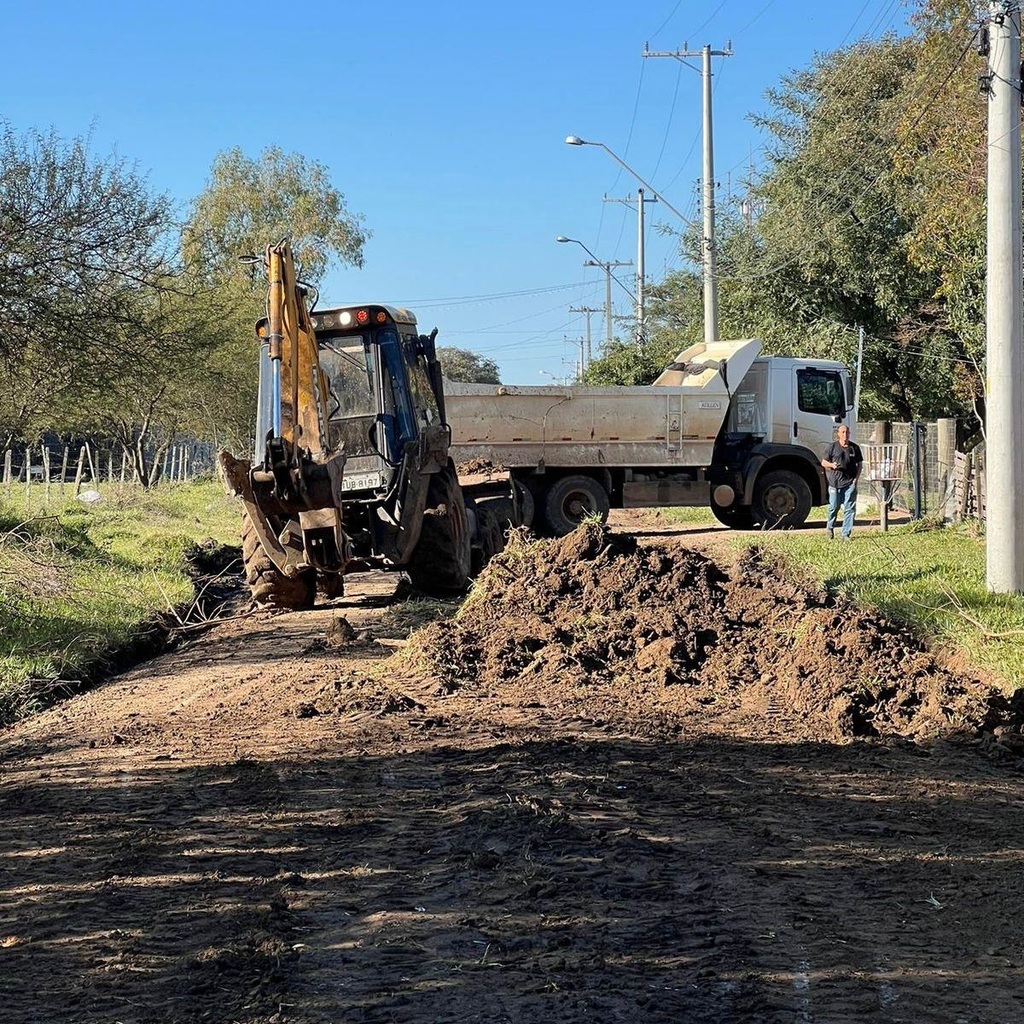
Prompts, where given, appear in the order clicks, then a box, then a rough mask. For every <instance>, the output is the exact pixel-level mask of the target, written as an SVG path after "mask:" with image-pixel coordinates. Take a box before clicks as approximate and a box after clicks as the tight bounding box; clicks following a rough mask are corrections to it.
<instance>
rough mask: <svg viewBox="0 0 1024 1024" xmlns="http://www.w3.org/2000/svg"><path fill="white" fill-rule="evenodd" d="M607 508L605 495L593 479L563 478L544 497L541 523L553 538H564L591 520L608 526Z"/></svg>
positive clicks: (590, 477)
mask: <svg viewBox="0 0 1024 1024" xmlns="http://www.w3.org/2000/svg"><path fill="white" fill-rule="evenodd" d="M610 508H611V503H610V501H609V498H608V492H607V491H606V490H605V489H604V488H603V487H602V486H601V485H600V484H599V483H598V482H597V481H596V480H595V479H594V478H593V477H592V476H583V475H574V476H563V477H562V478H561V480H556V481H555V482H554V483H553V484H552V485H551V487H550V488H548V492H547V494H546V495H545V496H544V521H545V523H546V524H547V527H548V529H549V530H550V532H551V533H552V534H554V535H555V536H556V537H564V536H565V535H566V534H568V533H572V531H573V530H575V529H576V527H577V526H579V525H580V523H582V522H583V520H584V519H587V518H588V517H590V516H599V517H600V519H601V522H602V523H604V522H607V521H608V510H609V509H610Z"/></svg>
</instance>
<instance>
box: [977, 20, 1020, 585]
mask: <svg viewBox="0 0 1024 1024" xmlns="http://www.w3.org/2000/svg"><path fill="white" fill-rule="evenodd" d="M987 36H988V39H987V46H985V47H983V49H986V50H987V54H986V55H987V57H988V74H987V76H986V79H987V91H988V229H987V236H988V273H987V280H986V310H985V320H986V352H985V356H986V377H987V386H986V388H985V446H986V457H985V464H986V474H985V484H986V496H985V498H986V502H985V504H986V512H985V563H986V572H985V578H986V583H987V585H988V589H989V590H990V591H992V592H993V593H999V594H1006V593H1013V592H1015V591H1024V381H1022V376H1024V312H1022V302H1024V298H1022V296H1024V275H1022V269H1021V138H1020V104H1021V80H1020V73H1021V65H1020V52H1021V45H1020V3H1019V0H990V3H989V21H988V32H987ZM983 39H984V36H983Z"/></svg>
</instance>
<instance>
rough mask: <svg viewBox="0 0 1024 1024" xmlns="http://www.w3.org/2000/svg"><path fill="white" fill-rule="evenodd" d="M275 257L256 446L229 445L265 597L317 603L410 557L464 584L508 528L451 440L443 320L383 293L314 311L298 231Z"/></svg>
mask: <svg viewBox="0 0 1024 1024" xmlns="http://www.w3.org/2000/svg"><path fill="white" fill-rule="evenodd" d="M263 262H264V265H265V268H266V272H267V281H268V295H267V315H266V317H264V318H263V319H261V320H260V321H259V322H258V324H257V325H256V336H257V340H258V342H259V345H260V375H259V395H258V411H257V429H256V449H255V452H254V457H253V459H252V460H247V459H236V458H234V457H233V456H232V455H230V454H229V453H227V452H222V453H221V455H220V465H221V469H222V472H223V475H224V478H225V481H226V483H227V486H228V489H229V490H230V491H231V492H232V493H233V494H236V495H238V496H240V497H241V499H242V503H243V505H244V520H243V529H242V549H243V557H244V561H245V569H246V576H247V579H248V582H249V585H250V587H251V590H252V595H253V598H254V599H255V601H256V602H257V604H262V605H267V606H271V607H277V608H292V609H297V608H308V607H311V606H312V604H313V603H314V600H315V597H316V593H317V590H318V589H319V591H320V592H321V594H323V595H324V596H327V597H334V596H338V595H340V594H341V593H342V591H343V577H344V575H345V574H346V573H348V572H354V571H359V570H367V569H371V568H389V569H403V570H405V571H407V572H408V574H409V575H410V577H411V579H412V582H413V585H414V586H415V587H416V588H417V589H419V590H423V591H426V592H434V593H436V592H457V591H459V590H462V589H464V588H465V587H466V585H467V583H468V580H469V577H470V573H471V570H472V569H473V568H474V563H475V566H476V567H479V565H481V564H482V563H483V562H485V561H486V560H487V559H488V558H489V557H490V555H492V554H493V553H495V551H496V550H497V549H500V547H501V544H502V538H501V531H500V529H498V528H497V526H496V522H495V519H494V516H493V514H492V513H491V512H490V510H489V509H487V508H486V507H481V508H478V507H475V503H473V502H470V503H469V505H467V503H466V500H465V499H464V497H463V494H462V490H461V488H460V486H459V481H458V477H457V475H456V471H455V465H454V463H453V461H452V459H451V458H450V456H449V454H448V447H449V443H450V440H451V431H450V429H449V427H448V423H447V421H446V419H445V404H444V392H443V389H442V385H441V371H440V366H439V364H438V361H437V356H436V352H435V346H434V338H435V336H436V334H437V331H436V329H435V330H434V331H433V332H432V333H431V334H429V335H421V334H419V333H418V331H417V327H416V318H415V316H413V314H412V313H411V312H409V311H408V310H405V309H399V308H395V307H392V306H387V305H382V304H376V303H366V304H361V305H354V306H344V307H339V308H334V309H324V310H316V309H315V308H314V309H313V311H312V312H311V311H310V309H309V307H308V306H307V297H308V296H309V294H310V291H311V289H309V288H308V287H306V286H305V285H303V284H301V283H299V281H298V280H297V279H296V271H295V262H294V258H293V255H292V250H291V246H290V244H289V242H288V241H287V240H285V241H283V242H281V243H280V244H279V245H276V246H271V247H269V248H268V249H267V250H266V253H265V255H264V261H263ZM313 306H314V307H315V302H314V303H313Z"/></svg>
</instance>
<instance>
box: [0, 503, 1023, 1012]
mask: <svg viewBox="0 0 1024 1024" xmlns="http://www.w3.org/2000/svg"><path fill="white" fill-rule="evenodd" d="M631 525H632V526H635V525H636V523H635V521H634V522H633V523H632V524H631ZM648 527H649V528H648V529H647V530H646V533H647V537H646V538H645V539H643V540H642V542H641V546H640V547H639V548H635V547H633V546H632V545H631V544H630V543H629V541H628V539H623V538H622V535H621V534H616V533H614V532H613V533H612V534H611V535H604V534H600V533H598V534H591V535H590V536H589V537H583V538H576V539H575V540H572V539H570V542H559V543H558V544H557V545H549V546H548V547H547V548H546V549H544V550H543V551H542V552H541V553H536V552H531V551H526V550H524V549H522V548H515V549H514V550H511V551H510V552H507V553H506V555H505V556H502V558H501V559H499V560H498V563H497V564H496V565H495V566H492V568H491V569H490V570H489V571H488V574H487V575H486V576H485V579H484V581H483V583H482V584H481V586H480V588H479V589H478V591H477V593H476V595H475V596H474V598H472V599H471V600H470V602H468V604H467V607H466V609H465V610H464V611H463V612H462V613H461V614H460V616H459V618H458V619H457V620H456V621H454V622H452V621H451V620H450V614H451V612H452V610H453V607H454V606H448V607H445V606H443V605H438V604H431V603H424V602H415V601H413V602H410V601H408V600H405V599H403V598H400V597H399V598H396V599H393V598H392V597H391V594H392V591H393V588H394V582H393V580H392V581H387V580H381V579H374V578H366V579H364V580H363V581H361V587H362V592H361V593H360V594H350V596H348V597H346V598H344V599H341V600H340V601H338V602H336V604H335V605H334V606H333V607H328V608H323V609H318V610H316V611H313V612H309V613H301V614H294V615H282V616H277V617H269V616H252V617H248V618H243V619H239V620H235V621H227V622H224V623H222V624H220V625H219V626H217V627H216V628H214V629H213V630H211V631H210V632H208V633H207V634H205V635H203V636H202V637H200V638H197V639H195V640H194V641H191V642H189V643H186V644H184V645H183V646H181V647H179V648H178V649H177V650H175V651H173V652H171V653H169V654H166V655H164V656H162V657H159V658H157V659H155V660H153V661H151V662H148V663H147V664H145V665H142V666H140V667H138V668H137V669H136V670H135V671H132V672H130V673H128V674H126V675H123V676H121V677H119V678H117V679H114V680H111V681H110V682H108V683H107V684H106V685H104V686H102V687H100V688H98V689H96V690H94V691H93V692H90V693H87V694H84V695H81V696H79V697H77V698H75V699H73V700H71V701H69V702H67V703H65V704H64V705H62V706H60V707H58V708H55V709H53V710H51V711H49V712H47V713H45V714H42V715H39V716H38V717H37V718H35V719H33V720H31V721H29V722H26V723H23V724H22V725H20V726H19V727H16V728H13V729H10V730H7V731H6V732H4V733H2V734H0V765H2V779H0V815H2V820H3V839H2V841H0V890H2V897H0V996H2V999H3V1003H2V1005H3V1010H2V1011H0V1012H2V1019H3V1020H4V1021H5V1022H10V1024H22V1022H26V1024H27V1022H46V1024H49V1022H53V1024H57V1022H69V1024H70V1022H81V1024H86V1022H88V1024H101V1022H102V1024H114V1022H124V1024H129V1022H131V1024H148V1022H171V1021H173V1022H199V1021H210V1022H223V1024H229V1022H244V1024H258V1022H259V1024H270V1022H291V1024H314V1022H315V1024H326V1022H350V1021H351V1022H355V1021H360V1022H362V1021H367V1022H377V1021H380V1022H384V1021H387V1022H414V1021H415V1022H423V1021H451V1022H456V1021H487V1022H503V1021H507V1022H538V1024H539V1022H569V1021H601V1022H614V1021H622V1022H648V1021H651V1022H653V1021H673V1022H680V1021H694V1022H721V1024H725V1022H729V1024H743V1022H750V1024H755V1022H756V1024H826V1022H827V1024H846V1022H850V1024H852V1022H857V1024H864V1022H869V1024H875V1022H878V1024H882V1022H885V1024H896V1022H907V1024H910V1022H913V1024H922V1022H935V1024H940V1022H941V1024H960V1022H963V1024H1010V1022H1014V1021H1017V1020H1020V1019H1021V1015H1022V1011H1021V1006H1022V1005H1024V925H1022V919H1021V914H1020V898H1021V885H1022V883H1021V878H1022V872H1021V868H1022V861H1024V813H1022V811H1024V774H1022V763H1021V760H1020V757H1021V752H1022V745H1021V739H1020V732H1019V722H1017V720H1016V718H1015V715H1016V711H1015V710H1014V707H1013V706H1011V705H1008V704H1005V702H1004V703H1000V702H999V701H998V699H996V698H994V697H993V695H992V694H991V693H990V692H989V691H988V690H987V688H986V686H985V684H984V683H982V682H981V681H979V680H972V679H964V678H963V677H960V676H957V675H956V674H955V673H953V672H952V671H951V670H950V669H948V668H946V667H944V666H942V665H941V664H937V663H936V662H935V661H934V660H932V658H931V656H930V655H929V654H928V653H927V652H923V651H921V650H920V649H919V648H918V647H917V646H916V645H915V644H914V643H913V641H912V639H908V637H907V636H906V635H905V634H904V633H903V632H902V631H900V630H899V628H898V627H896V626H893V625H892V624H889V623H885V622H884V621H880V620H873V619H871V620H865V621H860V620H855V619H854V618H852V617H851V616H850V614H849V613H847V612H846V611H844V610H843V609H837V608H836V607H834V606H832V605H831V604H830V603H829V602H828V601H826V600H823V599H822V598H821V595H814V594H808V593H805V592H803V591H801V590H800V589H799V588H797V587H793V586H791V585H789V584H786V583H780V582H778V581H775V580H774V578H773V574H772V572H771V570H770V567H764V566H759V565H757V564H756V563H753V564H752V563H750V562H748V563H745V564H744V566H743V567H742V569H741V568H740V567H738V566H737V565H735V564H732V563H731V562H729V561H728V560H727V558H728V556H726V555H725V554H724V551H725V550H726V547H725V545H722V544H719V543H718V541H719V537H720V535H718V534H715V535H714V537H712V538H711V541H712V547H711V550H713V551H715V552H717V554H716V556H715V561H713V562H709V561H707V560H706V559H705V558H703V557H702V556H700V555H697V554H694V553H693V551H692V548H693V546H694V545H695V544H698V543H705V544H706V542H707V538H706V537H705V538H704V540H703V541H702V540H701V538H700V536H699V533H700V531H692V535H691V536H690V538H689V540H688V541H687V540H686V539H685V538H684V539H683V540H680V538H679V537H677V536H673V534H674V533H677V532H679V531H673V530H669V529H665V528H663V527H661V526H659V525H658V524H657V522H655V521H653V520H648ZM648 544H650V545H653V546H652V547H650V548H649V547H647V546H646V545H648ZM341 617H344V622H342V621H341ZM431 617H434V618H437V620H438V621H437V622H436V623H435V625H433V626H430V627H429V628H428V629H427V630H426V631H425V632H423V633H419V634H417V635H416V637H415V638H414V640H413V641H412V642H411V643H410V644H409V645H407V646H405V647H397V648H396V641H397V638H402V637H404V636H406V635H407V634H408V633H409V630H410V628H411V627H412V626H413V625H414V624H416V623H419V622H422V621H424V620H426V619H429V618H431ZM350 627H351V628H350ZM381 641H384V642H381ZM1000 715H1002V716H1003V717H1002V719H1001V720H999V716H1000ZM997 720H999V721H997ZM1000 721H1001V724H1000ZM994 734H995V735H994Z"/></svg>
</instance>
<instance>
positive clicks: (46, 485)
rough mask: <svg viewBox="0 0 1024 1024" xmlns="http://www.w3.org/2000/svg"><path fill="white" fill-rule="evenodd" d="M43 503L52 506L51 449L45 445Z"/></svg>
mask: <svg viewBox="0 0 1024 1024" xmlns="http://www.w3.org/2000/svg"><path fill="white" fill-rule="evenodd" d="M43 501H44V502H46V504H47V505H49V504H50V449H49V448H47V447H46V445H45V444H44V445H43Z"/></svg>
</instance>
